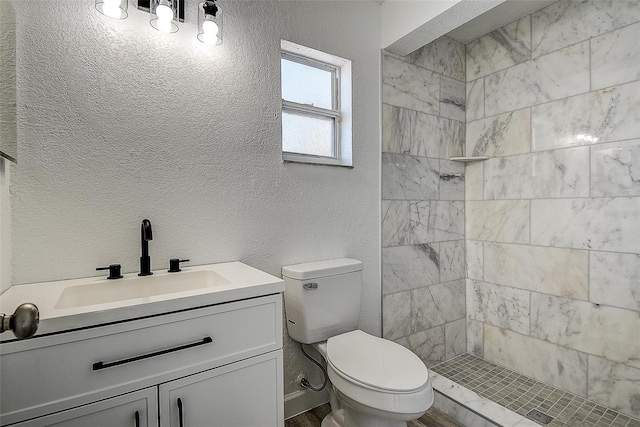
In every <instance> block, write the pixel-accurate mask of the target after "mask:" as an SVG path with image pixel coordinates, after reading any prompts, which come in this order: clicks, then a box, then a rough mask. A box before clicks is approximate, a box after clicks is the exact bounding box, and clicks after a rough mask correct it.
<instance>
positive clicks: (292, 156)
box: [282, 151, 353, 169]
mask: <svg viewBox="0 0 640 427" xmlns="http://www.w3.org/2000/svg"><path fill="white" fill-rule="evenodd" d="M282 161H284V162H285V163H303V164H309V165H321V166H340V167H344V168H349V169H353V164H352V162H351V160H350V159H349V160H347V159H337V158H335V157H323V156H311V155H308V154H299V153H289V152H286V151H284V152H283V153H282Z"/></svg>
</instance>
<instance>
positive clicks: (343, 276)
mask: <svg viewBox="0 0 640 427" xmlns="http://www.w3.org/2000/svg"><path fill="white" fill-rule="evenodd" d="M282 276H283V278H284V281H285V292H284V296H285V309H286V314H287V330H288V332H289V336H291V338H292V339H294V340H296V341H297V342H299V343H303V344H313V347H314V348H315V349H316V350H317V351H318V352H319V353H320V354H321V355H322V357H323V358H324V360H325V362H326V366H327V372H328V375H329V380H330V382H331V383H330V384H329V389H328V391H329V397H330V400H331V413H330V414H329V415H327V417H326V418H325V419H324V420H323V421H322V427H406V425H407V421H412V420H416V419H418V418H420V417H421V416H422V415H423V414H424V413H425V411H426V410H427V409H429V407H431V405H432V404H433V389H432V387H431V380H430V379H429V371H428V370H427V368H426V366H425V365H424V363H423V362H422V360H420V358H419V357H418V356H416V355H415V354H413V353H412V352H411V351H410V350H408V349H406V348H404V347H402V346H401V345H399V344H396V343H394V342H391V341H389V340H385V339H382V338H378V337H375V336H373V335H369V334H367V333H365V332H363V331H360V330H358V329H357V328H358V320H359V317H360V291H361V284H362V262H360V261H358V260H355V259H349V258H341V259H334V260H328V261H318V262H310V263H305V264H297V265H290V266H287V267H283V268H282Z"/></svg>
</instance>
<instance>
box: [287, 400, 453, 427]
mask: <svg viewBox="0 0 640 427" xmlns="http://www.w3.org/2000/svg"><path fill="white" fill-rule="evenodd" d="M330 411H331V408H330V407H329V404H328V403H325V404H324V405H321V406H318V407H317V408H314V409H312V410H310V411H307V412H305V413H304V414H300V415H298V416H296V417H293V418H290V419H288V420H286V421H285V422H284V427H320V424H321V423H322V419H323V418H324V417H325V415H327V414H328V413H329V412H330ZM408 427H463V426H461V425H460V424H458V423H457V422H455V421H454V420H452V419H451V418H449V417H447V416H446V415H445V414H443V413H442V412H440V411H438V410H437V409H435V408H431V409H429V410H428V411H427V412H426V413H425V414H424V415H423V416H422V417H420V419H419V420H416V421H411V422H410V423H409V426H408Z"/></svg>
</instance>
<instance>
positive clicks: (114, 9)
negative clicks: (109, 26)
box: [102, 0, 122, 19]
mask: <svg viewBox="0 0 640 427" xmlns="http://www.w3.org/2000/svg"><path fill="white" fill-rule="evenodd" d="M102 13H104V14H105V15H107V16H108V17H109V18H115V19H120V17H121V15H122V11H121V10H120V0H104V1H103V2H102Z"/></svg>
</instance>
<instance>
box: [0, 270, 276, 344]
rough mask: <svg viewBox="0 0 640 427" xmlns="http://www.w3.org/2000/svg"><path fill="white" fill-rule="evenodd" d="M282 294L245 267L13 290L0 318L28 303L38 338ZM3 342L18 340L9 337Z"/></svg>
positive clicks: (272, 280)
mask: <svg viewBox="0 0 640 427" xmlns="http://www.w3.org/2000/svg"><path fill="white" fill-rule="evenodd" d="M283 291H284V281H283V280H282V279H280V278H278V277H275V276H272V275H270V274H267V273H265V272H262V271H260V270H258V269H255V268H253V267H250V266H248V265H246V264H243V263H241V262H237V261H236V262H226V263H220V264H208V265H200V266H189V267H184V268H183V269H182V271H181V272H178V273H168V272H167V271H166V270H159V271H154V274H153V275H151V276H145V277H138V275H137V273H129V274H125V275H124V277H123V278H122V279H117V280H107V279H106V278H105V276H101V277H90V278H82V279H71V280H61V281H55V282H43V283H32V284H25V285H14V286H12V287H11V288H9V289H8V290H7V291H6V292H5V293H3V294H2V295H0V312H2V313H6V314H11V313H13V312H14V310H15V309H16V307H18V306H19V305H20V304H22V303H25V302H30V303H33V304H35V305H36V306H37V307H38V309H39V311H40V325H39V327H38V331H37V332H36V335H35V336H41V335H45V334H51V333H56V332H61V331H67V330H73V329H78V328H86V327H91V326H96V325H103V324H108V323H113V322H121V321H125V320H131V319H136V318H141V317H147V316H154V315H159V314H164V313H169V312H174V311H179V310H186V309H191V308H196V307H203V306H208V305H213V304H221V303H226V302H231V301H237V300H242V299H247V298H254V297H259V296H263V295H269V294H274V293H279V292H283ZM1 339H2V341H10V340H13V339H14V336H13V334H11V332H5V333H3V334H2V337H1Z"/></svg>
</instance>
